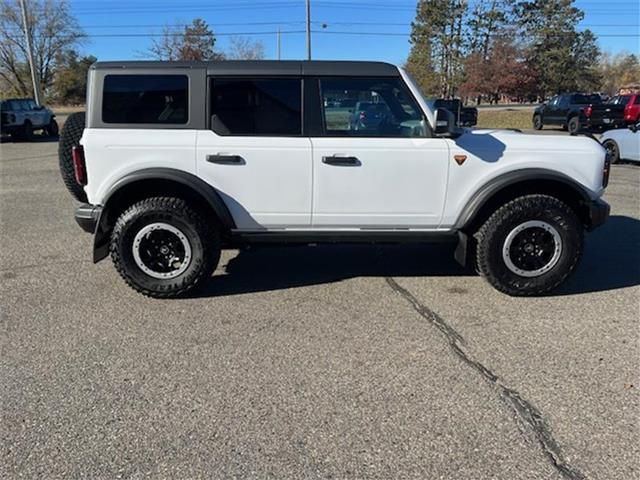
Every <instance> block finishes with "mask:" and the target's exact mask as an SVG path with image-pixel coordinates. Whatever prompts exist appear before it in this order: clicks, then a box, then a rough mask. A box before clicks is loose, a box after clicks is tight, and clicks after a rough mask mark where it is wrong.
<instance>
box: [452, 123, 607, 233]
mask: <svg viewBox="0 0 640 480" xmlns="http://www.w3.org/2000/svg"><path fill="white" fill-rule="evenodd" d="M447 141H448V142H449V144H450V146H451V155H452V156H454V155H466V156H467V160H466V161H465V162H464V163H463V164H462V165H457V164H456V163H455V162H454V164H453V165H452V167H451V170H450V173H449V183H448V189H447V201H446V205H445V210H444V215H443V218H442V223H441V227H443V228H448V227H451V226H453V225H454V224H455V222H456V220H457V218H458V216H459V215H460V212H461V211H462V209H463V208H464V206H465V205H466V204H467V202H468V201H469V200H470V199H471V197H472V196H473V195H474V194H475V193H476V192H477V191H478V190H479V189H480V188H481V187H483V186H484V185H486V184H487V183H489V182H490V181H491V180H493V179H496V178H498V177H500V176H501V175H503V174H505V173H508V172H511V171H517V170H524V169H544V170H547V171H549V172H557V173H560V174H564V175H565V176H567V177H569V178H571V179H573V180H574V181H576V182H577V183H579V184H581V185H582V186H583V187H584V188H585V190H586V191H588V192H589V194H590V195H591V196H592V197H593V198H596V197H599V196H600V195H602V192H603V188H602V175H603V166H604V158H605V150H604V148H602V147H601V146H600V144H598V142H596V141H594V140H592V139H590V138H588V137H584V136H575V137H566V136H562V137H560V136H553V135H527V134H522V133H519V132H515V131H510V130H473V131H471V130H469V131H467V133H465V134H464V135H462V136H461V137H459V138H456V139H449V140H447Z"/></svg>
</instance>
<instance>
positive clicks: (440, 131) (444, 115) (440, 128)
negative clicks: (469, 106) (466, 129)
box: [433, 108, 460, 137]
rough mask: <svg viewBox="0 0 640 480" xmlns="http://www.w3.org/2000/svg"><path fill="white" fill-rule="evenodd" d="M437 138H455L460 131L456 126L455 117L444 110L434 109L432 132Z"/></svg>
mask: <svg viewBox="0 0 640 480" xmlns="http://www.w3.org/2000/svg"><path fill="white" fill-rule="evenodd" d="M433 133H435V134H436V135H437V136H439V137H456V136H459V135H460V129H459V128H458V127H457V126H456V116H455V115H454V114H453V113H452V112H450V111H449V110H447V109H446V108H438V109H436V128H435V130H434V132H433Z"/></svg>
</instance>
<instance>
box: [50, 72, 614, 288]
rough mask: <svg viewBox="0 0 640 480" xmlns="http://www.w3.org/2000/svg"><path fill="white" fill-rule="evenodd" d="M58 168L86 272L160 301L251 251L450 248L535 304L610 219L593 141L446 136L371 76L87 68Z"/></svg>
mask: <svg viewBox="0 0 640 480" xmlns="http://www.w3.org/2000/svg"><path fill="white" fill-rule="evenodd" d="M356 105H367V108H366V109H365V108H361V109H360V110H359V111H357V112H356V111H355V109H356ZM372 112H373V113H375V117H374V118H371V119H370V118H367V115H370V114H373V113H372ZM355 116H357V117H358V118H357V119H355V121H354V117H355ZM354 125H356V126H357V128H355V127H354ZM60 162H61V167H62V174H63V177H64V179H65V181H66V183H67V185H68V186H69V189H70V190H71V192H72V193H73V194H74V195H75V196H76V198H78V199H79V200H81V201H83V202H85V203H84V204H83V205H81V206H80V207H79V208H78V209H77V211H76V220H77V221H78V223H79V224H80V226H81V227H82V228H84V229H85V230H86V231H88V232H91V233H93V234H94V253H93V258H94V261H96V262H97V261H99V260H101V259H103V258H104V257H106V256H107V255H108V254H109V253H110V254H111V257H112V259H113V262H114V264H115V266H116V268H117V270H118V271H119V273H120V274H121V275H122V277H123V278H124V279H125V280H126V282H127V283H128V284H129V285H130V286H132V287H133V288H135V289H136V290H138V291H139V292H141V293H143V294H145V295H149V296H153V297H161V298H166V297H174V296H178V295H181V294H183V293H184V292H186V291H188V290H190V289H192V288H194V287H196V286H197V285H198V284H200V283H201V282H203V281H205V280H206V279H207V278H208V277H209V276H210V275H211V274H212V273H213V271H214V269H215V268H216V265H217V263H218V260H219V257H220V251H221V248H234V247H237V246H239V245H243V244H247V243H260V242H275V243H320V242H360V243H377V242H381V243H382V242H393V243H402V242H425V243H428V242H433V241H452V242H457V248H456V249H455V258H456V259H457V260H458V261H459V262H461V263H462V264H464V265H469V266H472V267H475V268H476V269H477V271H478V272H479V273H480V274H481V275H483V276H484V277H485V278H486V279H487V280H488V281H489V282H490V283H491V284H492V285H493V286H494V287H496V288H497V289H499V290H501V291H503V292H505V293H507V294H510V295H539V294H544V293H546V292H549V291H550V290H552V289H554V288H555V287H557V286H558V285H560V284H561V283H562V282H563V281H564V280H565V279H566V278H567V277H568V276H569V275H570V274H571V273H572V272H573V271H574V269H575V267H576V265H577V263H578V260H579V259H580V256H581V254H582V250H583V234H584V231H588V230H591V229H593V228H595V227H597V226H599V225H601V224H602V223H603V222H605V221H606V219H607V217H608V215H609V206H608V205H607V204H606V203H605V202H603V201H602V200H601V198H600V197H601V195H602V193H603V192H604V189H605V187H606V185H607V181H608V176H609V159H608V156H607V155H606V152H605V149H604V148H602V146H601V145H600V144H598V142H596V141H594V140H592V139H591V138H588V137H584V136H573V137H560V136H544V135H525V134H522V133H519V132H517V131H509V130H469V129H461V128H458V127H457V126H455V119H454V118H453V115H452V114H451V113H450V112H448V111H446V110H443V109H434V108H433V107H432V105H431V104H430V103H429V102H428V101H427V100H425V99H424V98H423V96H422V95H421V93H420V91H419V89H418V87H417V86H416V85H415V83H414V82H413V81H412V79H411V78H410V76H409V75H408V74H407V72H405V71H404V70H403V69H402V68H399V67H396V66H394V65H390V64H386V63H380V62H323V61H310V62H305V61H278V62H275V61H217V62H206V63H197V62H196V63H192V62H176V63H171V62H106V63H105V62H100V63H96V64H95V65H93V66H92V67H91V69H90V72H89V87H88V98H87V112H86V115H85V114H81V115H74V116H71V117H70V118H69V120H68V121H67V124H66V125H65V128H64V130H63V133H62V137H61V141H60Z"/></svg>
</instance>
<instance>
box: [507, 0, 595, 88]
mask: <svg viewBox="0 0 640 480" xmlns="http://www.w3.org/2000/svg"><path fill="white" fill-rule="evenodd" d="M516 13H517V18H518V22H519V25H520V27H521V29H522V33H523V34H524V37H525V38H528V39H530V42H531V44H530V49H529V51H530V55H529V58H528V59H527V61H528V62H529V63H530V65H531V66H532V67H533V69H534V70H536V71H537V72H538V73H539V75H540V77H539V79H540V83H539V88H538V89H539V92H538V94H539V95H540V96H545V97H546V96H549V95H553V94H555V93H560V92H567V91H572V90H580V89H581V88H580V87H582V89H585V90H589V89H591V88H593V87H594V86H595V85H596V84H597V77H596V76H595V75H594V74H595V68H593V67H595V65H596V63H597V61H598V57H599V54H600V52H599V50H598V47H597V45H596V40H595V36H594V35H593V34H592V33H591V32H589V31H585V32H582V33H580V32H578V31H577V29H576V28H577V25H578V23H579V22H580V21H581V20H582V19H583V18H584V13H583V12H582V11H581V10H580V9H578V8H576V7H575V6H574V0H518V1H517V3H516ZM585 54H586V55H589V56H590V57H591V58H590V59H589V60H588V61H587V62H585V58H586V56H585ZM585 79H587V80H585ZM587 87H589V88H587Z"/></svg>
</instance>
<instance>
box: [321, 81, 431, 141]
mask: <svg viewBox="0 0 640 480" xmlns="http://www.w3.org/2000/svg"><path fill="white" fill-rule="evenodd" d="M320 91H321V95H322V108H323V119H324V131H325V134H326V135H329V136H364V137H425V136H427V131H426V123H425V121H424V118H423V116H422V113H420V109H419V107H418V105H417V104H416V103H415V101H414V100H413V98H411V96H410V95H409V94H408V92H407V91H406V90H405V87H404V86H403V84H402V83H401V81H400V79H399V78H324V79H320Z"/></svg>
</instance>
